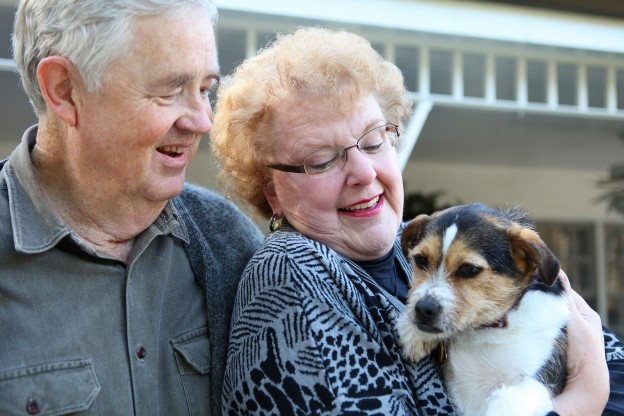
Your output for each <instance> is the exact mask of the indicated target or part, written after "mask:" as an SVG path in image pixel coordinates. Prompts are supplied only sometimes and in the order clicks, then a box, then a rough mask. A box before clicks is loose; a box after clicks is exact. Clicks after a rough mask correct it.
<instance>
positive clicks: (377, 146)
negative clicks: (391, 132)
mask: <svg viewBox="0 0 624 416" xmlns="http://www.w3.org/2000/svg"><path fill="white" fill-rule="evenodd" d="M381 146H383V142H381V143H379V144H374V145H370V146H366V147H363V148H362V150H363V151H364V152H366V153H377V152H378V151H379V150H380V149H381Z"/></svg>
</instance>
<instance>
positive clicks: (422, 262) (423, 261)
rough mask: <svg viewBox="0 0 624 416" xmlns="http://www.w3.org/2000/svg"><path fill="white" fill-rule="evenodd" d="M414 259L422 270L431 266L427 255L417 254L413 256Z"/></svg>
mask: <svg viewBox="0 0 624 416" xmlns="http://www.w3.org/2000/svg"><path fill="white" fill-rule="evenodd" d="M413 259H414V264H416V267H418V268H419V269H421V270H426V269H427V267H429V260H427V257H425V256H423V255H422V254H416V255H414V257H413Z"/></svg>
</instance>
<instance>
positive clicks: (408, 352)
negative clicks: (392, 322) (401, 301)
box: [397, 314, 438, 362]
mask: <svg viewBox="0 0 624 416" xmlns="http://www.w3.org/2000/svg"><path fill="white" fill-rule="evenodd" d="M397 329H398V332H399V344H400V345H401V350H402V353H403V356H404V357H405V359H406V360H408V361H411V362H417V361H420V360H422V359H423V358H425V357H426V356H427V355H429V353H431V351H432V350H433V349H434V348H435V347H436V346H437V345H438V341H437V340H435V339H428V338H429V337H428V336H427V334H425V333H424V332H422V331H421V330H419V329H418V328H417V327H416V325H414V324H413V323H412V322H411V321H410V319H409V316H407V314H405V315H403V316H401V318H400V319H399V322H398V323H397Z"/></svg>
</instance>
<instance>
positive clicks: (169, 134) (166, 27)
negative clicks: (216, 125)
mask: <svg viewBox="0 0 624 416" xmlns="http://www.w3.org/2000/svg"><path fill="white" fill-rule="evenodd" d="M218 73H219V69H218V63H217V54H216V47H215V38H214V32H213V27H212V25H211V23H210V19H209V17H208V16H207V15H206V14H205V13H204V12H203V11H200V10H198V9H195V10H192V11H191V12H187V13H175V14H173V15H167V16H153V17H152V16H151V17H143V18H139V19H138V20H137V21H136V23H135V25H134V27H133V30H132V34H131V40H130V46H129V48H128V50H127V51H124V53H123V54H122V56H121V57H120V58H118V59H117V60H116V61H114V62H113V63H112V64H111V65H110V66H109V68H108V69H107V71H106V75H108V76H109V77H110V81H109V82H107V83H105V84H104V87H103V88H102V89H101V90H100V91H99V92H98V93H96V94H93V93H87V92H85V91H84V90H83V91H82V93H81V95H80V96H79V98H78V100H77V103H76V105H77V114H78V122H77V126H76V131H77V132H78V135H77V136H76V137H75V138H74V139H73V140H72V141H71V143H69V145H68V146H69V147H68V149H67V151H68V152H69V153H70V155H68V156H69V157H71V158H72V159H71V161H70V162H69V163H70V164H71V165H72V167H71V170H72V174H73V175H74V177H75V178H76V180H78V181H82V182H83V184H86V185H89V186H94V187H99V189H102V190H103V191H105V192H113V193H117V194H118V195H119V196H120V197H122V196H123V197H125V198H127V199H130V200H132V199H140V200H143V201H145V200H147V201H153V202H162V201H165V200H167V199H169V198H172V197H174V196H176V195H177V194H179V193H180V192H181V190H182V186H183V184H184V175H185V172H186V168H187V167H188V165H189V164H190V162H191V160H192V159H193V156H194V155H195V153H196V152H197V148H198V145H199V141H200V139H201V136H202V135H203V134H206V133H208V132H210V130H211V129H212V109H211V107H210V101H209V97H208V92H209V90H210V89H211V88H213V89H214V86H215V84H216V80H217V79H218ZM85 181H88V183H85ZM96 189H97V188H96Z"/></svg>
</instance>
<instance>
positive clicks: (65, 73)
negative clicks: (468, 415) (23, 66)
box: [37, 55, 79, 127]
mask: <svg viewBox="0 0 624 416" xmlns="http://www.w3.org/2000/svg"><path fill="white" fill-rule="evenodd" d="M37 79H38V80H39V88H40V89H41V95H42V96H43V99H44V100H45V102H46V104H47V105H48V109H49V111H51V112H52V113H54V114H55V115H56V116H57V117H58V118H60V119H61V120H63V121H65V122H66V123H67V124H68V125H70V126H71V127H75V126H76V124H77V123H78V113H77V109H76V103H75V102H74V94H75V92H76V91H77V87H78V85H77V82H78V81H79V77H78V71H76V67H75V66H74V65H73V64H72V63H71V61H70V60H69V59H67V58H65V57H63V56H58V55H54V56H48V57H46V58H43V59H42V60H41V62H39V65H38V66H37Z"/></svg>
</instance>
